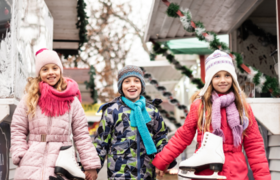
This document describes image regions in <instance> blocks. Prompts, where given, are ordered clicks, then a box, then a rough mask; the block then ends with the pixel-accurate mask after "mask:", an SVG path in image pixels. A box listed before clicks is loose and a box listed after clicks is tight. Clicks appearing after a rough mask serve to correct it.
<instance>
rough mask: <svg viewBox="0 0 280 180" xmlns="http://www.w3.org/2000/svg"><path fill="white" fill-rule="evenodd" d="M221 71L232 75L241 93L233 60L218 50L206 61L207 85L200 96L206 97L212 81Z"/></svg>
mask: <svg viewBox="0 0 280 180" xmlns="http://www.w3.org/2000/svg"><path fill="white" fill-rule="evenodd" d="M219 71H227V72H228V73H230V74H231V76H232V79H233V80H234V82H235V84H236V86H237V88H238V90H239V92H241V89H240V87H239V83H238V81H237V75H236V72H235V68H234V65H233V62H232V58H231V57H230V56H229V55H228V54H227V53H225V52H222V51H220V50H216V51H214V52H213V53H212V54H210V56H208V57H207V59H206V61H205V73H206V76H205V84H204V87H203V88H202V89H201V91H200V93H199V96H203V95H204V93H205V92H206V91H207V89H208V87H209V85H210V83H211V81H212V78H213V76H214V75H215V74H216V73H217V72H219Z"/></svg>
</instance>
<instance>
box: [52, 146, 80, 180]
mask: <svg viewBox="0 0 280 180" xmlns="http://www.w3.org/2000/svg"><path fill="white" fill-rule="evenodd" d="M54 172H55V174H56V175H58V176H64V177H66V178H68V179H70V180H84V179H85V174H84V173H83V172H82V170H81V168H80V167H79V165H78V163H77V162H76V158H75V150H74V147H73V146H72V145H70V146H62V147H61V148H60V152H59V154H58V158H57V160H56V163H55V170H54Z"/></svg>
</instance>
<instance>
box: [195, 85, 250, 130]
mask: <svg viewBox="0 0 280 180" xmlns="http://www.w3.org/2000/svg"><path fill="white" fill-rule="evenodd" d="M230 91H232V92H233V93H234V95H235V105H236V107H237V110H238V112H239V116H240V121H241V123H243V120H242V118H241V117H242V116H243V107H244V110H245V114H246V116H247V117H248V107H247V102H246V95H245V94H244V93H243V92H241V94H240V95H239V89H238V88H237V86H236V84H235V82H234V81H233V83H232V87H231V89H230ZM199 92H200V91H198V92H195V93H194V94H193V95H192V97H191V102H193V101H194V100H195V99H197V98H199ZM212 92H213V85H212V83H210V85H209V87H208V89H207V91H206V92H205V94H204V95H203V96H202V97H201V100H202V101H201V103H200V105H199V110H198V122H197V127H198V129H199V131H202V123H203V111H204V110H203V102H205V116H206V117H205V124H204V129H203V131H204V132H210V127H211V122H212V121H211V115H212Z"/></svg>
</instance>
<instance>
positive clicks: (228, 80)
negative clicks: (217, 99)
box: [212, 71, 232, 94]
mask: <svg viewBox="0 0 280 180" xmlns="http://www.w3.org/2000/svg"><path fill="white" fill-rule="evenodd" d="M212 86H213V88H214V89H215V91H217V93H219V94H225V93H227V92H228V91H229V89H230V88H231V86H232V77H231V75H230V73H228V72H227V71H219V72H217V73H216V74H215V75H214V76H213V78H212Z"/></svg>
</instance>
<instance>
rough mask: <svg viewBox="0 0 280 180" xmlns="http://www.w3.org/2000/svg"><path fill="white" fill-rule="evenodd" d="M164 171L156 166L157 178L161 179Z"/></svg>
mask: <svg viewBox="0 0 280 180" xmlns="http://www.w3.org/2000/svg"><path fill="white" fill-rule="evenodd" d="M163 174H164V172H163V171H161V170H159V169H158V168H156V175H157V177H158V179H161V178H162V177H163Z"/></svg>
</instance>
